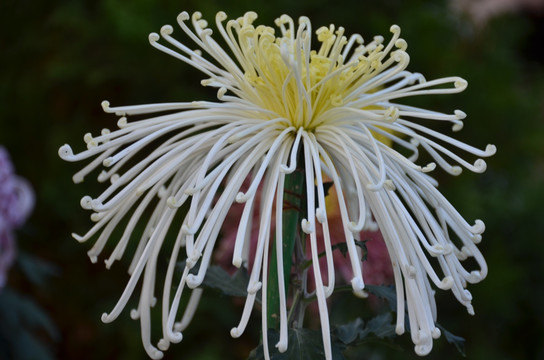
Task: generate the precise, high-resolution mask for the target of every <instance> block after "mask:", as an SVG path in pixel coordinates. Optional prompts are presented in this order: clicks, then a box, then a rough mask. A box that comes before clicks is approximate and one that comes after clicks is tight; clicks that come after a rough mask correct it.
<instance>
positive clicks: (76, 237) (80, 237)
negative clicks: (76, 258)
mask: <svg viewBox="0 0 544 360" xmlns="http://www.w3.org/2000/svg"><path fill="white" fill-rule="evenodd" d="M72 237H73V238H74V239H75V240H76V241H77V242H80V243H82V242H85V240H86V239H85V238H84V237H82V236H80V235H78V234H76V233H72Z"/></svg>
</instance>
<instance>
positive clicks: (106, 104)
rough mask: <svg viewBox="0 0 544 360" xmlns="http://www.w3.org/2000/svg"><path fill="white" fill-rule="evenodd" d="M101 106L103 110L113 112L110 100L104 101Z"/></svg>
mask: <svg viewBox="0 0 544 360" xmlns="http://www.w3.org/2000/svg"><path fill="white" fill-rule="evenodd" d="M100 105H101V106H102V109H103V110H104V111H105V112H111V109H110V102H109V101H108V100H104V101H102V102H101V103H100Z"/></svg>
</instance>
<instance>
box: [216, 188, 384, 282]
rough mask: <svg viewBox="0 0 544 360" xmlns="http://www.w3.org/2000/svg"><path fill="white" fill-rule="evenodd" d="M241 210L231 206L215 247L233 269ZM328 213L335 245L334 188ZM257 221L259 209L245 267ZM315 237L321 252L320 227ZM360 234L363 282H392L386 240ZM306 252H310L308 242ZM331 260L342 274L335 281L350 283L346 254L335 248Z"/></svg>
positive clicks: (339, 237) (340, 237) (338, 235)
mask: <svg viewBox="0 0 544 360" xmlns="http://www.w3.org/2000/svg"><path fill="white" fill-rule="evenodd" d="M259 191H260V190H259ZM255 208H256V209H259V203H256V204H255ZM243 210H244V206H243V204H234V205H233V206H232V208H231V211H230V212H229V214H228V215H227V218H226V220H225V222H224V224H223V228H222V235H223V238H222V241H221V242H220V243H219V244H218V249H217V251H216V253H215V259H216V261H217V262H218V263H219V264H220V265H221V266H222V267H223V268H227V269H228V268H231V269H232V271H234V270H235V269H236V268H235V267H234V266H233V265H232V256H233V251H234V245H235V243H236V233H237V231H238V226H239V222H240V218H241V216H242V211H243ZM327 214H328V219H329V229H330V235H331V244H332V245H333V246H334V245H336V244H338V243H343V242H345V235H344V229H343V225H342V217H341V215H340V210H339V209H338V205H337V199H336V192H335V191H329V195H328V196H327ZM273 217H274V215H273ZM258 220H259V212H258V211H257V210H256V211H255V213H254V214H253V219H252V224H251V231H250V235H249V236H250V239H251V241H250V242H249V244H250V247H251V249H248V250H249V251H248V252H247V253H248V254H251V255H250V257H249V258H248V264H246V266H248V267H249V268H251V266H252V264H253V260H254V253H255V252H254V248H255V247H256V245H257V239H258V235H259V223H258ZM271 222H272V224H274V223H275V221H274V219H272V221H271ZM273 230H275V229H273ZM317 237H318V249H319V251H320V252H324V251H325V249H324V247H323V234H322V231H321V229H317ZM359 237H360V239H361V240H362V241H365V245H366V248H367V256H366V260H365V261H364V262H363V266H364V272H363V278H364V281H365V283H367V284H375V285H382V284H391V283H393V268H392V265H391V259H390V258H389V253H388V251H387V247H386V245H385V242H384V241H383V237H382V234H381V233H380V231H379V230H371V229H366V230H363V231H361V233H360V234H359ZM307 253H308V254H309V253H310V249H309V244H308V249H307ZM333 259H334V264H335V269H336V270H337V271H338V272H339V274H340V277H341V279H338V280H341V282H345V283H349V281H350V280H351V278H352V276H353V273H352V269H351V264H350V262H349V260H348V259H346V258H345V255H344V254H342V252H341V251H338V250H337V251H334V252H333ZM308 260H310V259H308ZM320 268H321V269H326V259H325V258H324V257H323V258H321V259H320ZM310 275H311V269H310ZM321 276H322V278H323V280H324V281H325V282H328V274H327V272H326V271H322V274H321ZM308 283H309V284H313V283H314V282H313V281H309V282H308Z"/></svg>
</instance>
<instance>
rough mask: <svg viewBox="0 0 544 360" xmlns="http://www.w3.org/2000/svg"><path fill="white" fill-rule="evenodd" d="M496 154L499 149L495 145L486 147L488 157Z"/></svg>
mask: <svg viewBox="0 0 544 360" xmlns="http://www.w3.org/2000/svg"><path fill="white" fill-rule="evenodd" d="M496 152H497V147H496V146H495V145H493V144H487V146H486V147H485V155H486V156H491V155H495V153H496Z"/></svg>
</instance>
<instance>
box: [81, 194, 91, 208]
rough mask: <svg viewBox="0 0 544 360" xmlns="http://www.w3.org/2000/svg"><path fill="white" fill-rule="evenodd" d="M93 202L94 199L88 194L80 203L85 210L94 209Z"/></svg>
mask: <svg viewBox="0 0 544 360" xmlns="http://www.w3.org/2000/svg"><path fill="white" fill-rule="evenodd" d="M92 202H93V199H92V198H91V197H90V196H88V195H86V196H84V197H82V198H81V200H80V201H79V204H80V205H81V207H82V208H83V209H85V210H91V209H92Z"/></svg>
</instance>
